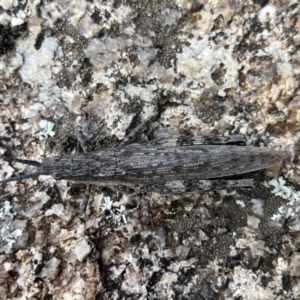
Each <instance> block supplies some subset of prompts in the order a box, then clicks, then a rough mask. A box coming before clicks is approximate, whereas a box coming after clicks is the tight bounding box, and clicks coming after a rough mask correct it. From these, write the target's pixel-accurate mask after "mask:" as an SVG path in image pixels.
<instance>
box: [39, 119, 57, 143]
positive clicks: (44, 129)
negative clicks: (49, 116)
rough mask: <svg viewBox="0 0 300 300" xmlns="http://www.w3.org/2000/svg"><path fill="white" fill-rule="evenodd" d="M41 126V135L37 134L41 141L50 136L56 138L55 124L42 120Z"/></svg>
mask: <svg viewBox="0 0 300 300" xmlns="http://www.w3.org/2000/svg"><path fill="white" fill-rule="evenodd" d="M39 126H40V128H41V131H40V132H39V133H37V136H38V137H39V139H41V140H42V139H45V138H47V137H48V136H54V135H55V132H54V131H53V128H54V126H55V124H54V123H52V122H50V121H47V120H41V121H40V122H39Z"/></svg>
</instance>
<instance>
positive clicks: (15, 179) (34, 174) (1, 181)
mask: <svg viewBox="0 0 300 300" xmlns="http://www.w3.org/2000/svg"><path fill="white" fill-rule="evenodd" d="M40 175H42V173H41V172H35V173H31V174H26V175H21V176H17V177H12V178H7V179H4V180H0V184H1V183H6V182H10V181H19V180H23V179H26V178H35V177H39V176H40Z"/></svg>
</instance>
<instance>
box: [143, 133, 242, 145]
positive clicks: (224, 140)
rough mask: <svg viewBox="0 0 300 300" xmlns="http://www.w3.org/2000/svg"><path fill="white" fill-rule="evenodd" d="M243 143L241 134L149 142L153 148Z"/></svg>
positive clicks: (187, 137) (174, 137)
mask: <svg viewBox="0 0 300 300" xmlns="http://www.w3.org/2000/svg"><path fill="white" fill-rule="evenodd" d="M245 143H246V139H245V136H244V135H242V134H235V135H229V136H173V137H170V138H161V139H155V140H152V141H150V142H149V144H150V145H153V146H195V145H231V144H245Z"/></svg>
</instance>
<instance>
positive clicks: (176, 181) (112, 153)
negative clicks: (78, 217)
mask: <svg viewBox="0 0 300 300" xmlns="http://www.w3.org/2000/svg"><path fill="white" fill-rule="evenodd" d="M244 142H245V138H244V137H243V136H242V135H234V136H229V137H191V136H181V137H176V138H167V139H161V140H153V141H151V142H150V143H148V144H144V145H141V144H132V145H128V146H123V147H118V148H115V149H112V150H106V151H101V152H97V153H82V154H75V155H67V156H57V157H53V158H50V159H49V160H48V161H46V162H43V163H39V162H36V161H31V160H20V159H16V158H9V157H3V156H1V158H2V159H4V160H6V161H15V162H20V163H24V164H29V165H34V166H36V167H37V168H38V171H37V172H36V173H32V174H28V175H23V176H19V177H15V178H9V179H4V180H2V181H0V183H5V182H9V181H13V180H22V179H25V178H33V177H38V176H39V175H51V176H53V177H54V178H55V179H57V180H59V179H66V180H72V181H76V182H82V183H86V184H87V185H88V187H89V188H88V190H89V191H90V185H91V184H95V185H99V186H108V187H112V188H113V187H115V188H117V189H119V190H120V188H122V189H123V190H124V188H126V187H129V188H132V189H135V190H140V191H146V192H147V191H154V192H159V193H183V192H195V191H208V190H219V189H228V188H241V187H253V186H254V182H253V179H225V178H224V177H230V176H235V175H239V174H244V173H249V172H252V171H256V170H260V169H264V168H267V167H270V166H273V165H276V164H279V163H281V162H282V160H283V159H284V157H285V152H283V151H276V150H273V149H268V148H257V147H248V146H246V147H241V146H235V145H232V144H236V143H244ZM89 191H88V192H87V194H88V195H89ZM88 195H87V196H86V197H88ZM87 201H88V200H86V201H84V202H85V204H84V205H85V207H86V205H87ZM85 207H84V209H85ZM81 211H82V209H81Z"/></svg>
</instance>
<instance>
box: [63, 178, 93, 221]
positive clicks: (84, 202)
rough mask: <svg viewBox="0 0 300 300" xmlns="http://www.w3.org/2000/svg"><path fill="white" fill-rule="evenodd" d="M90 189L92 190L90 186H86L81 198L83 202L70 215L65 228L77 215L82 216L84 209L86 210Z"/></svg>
mask: <svg viewBox="0 0 300 300" xmlns="http://www.w3.org/2000/svg"><path fill="white" fill-rule="evenodd" d="M91 189H92V185H91V184H87V185H86V189H85V193H84V197H83V200H82V202H81V204H80V207H79V208H78V209H77V210H76V211H75V212H74V213H73V214H72V216H71V218H70V220H69V221H68V222H67V226H68V225H70V224H71V222H72V221H73V219H74V218H75V217H76V216H77V215H79V214H83V213H85V212H86V208H87V205H88V203H89V199H90V194H91Z"/></svg>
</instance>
